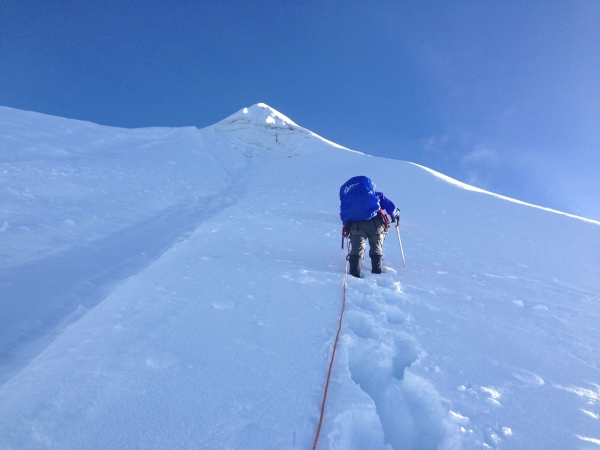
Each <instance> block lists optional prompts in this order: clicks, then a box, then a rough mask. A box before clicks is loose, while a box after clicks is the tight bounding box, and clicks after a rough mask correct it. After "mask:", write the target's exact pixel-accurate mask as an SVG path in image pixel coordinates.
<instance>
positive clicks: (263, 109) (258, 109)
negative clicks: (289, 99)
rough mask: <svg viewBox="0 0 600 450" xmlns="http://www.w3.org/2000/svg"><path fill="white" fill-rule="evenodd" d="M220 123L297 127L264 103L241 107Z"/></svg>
mask: <svg viewBox="0 0 600 450" xmlns="http://www.w3.org/2000/svg"><path fill="white" fill-rule="evenodd" d="M221 123H254V124H256V125H262V126H267V127H269V128H290V127H297V126H298V125H297V124H296V123H294V121H293V120H291V119H290V118H288V117H286V116H285V115H283V114H281V113H280V112H279V111H277V110H275V109H273V108H271V107H270V106H269V105H267V104H266V103H256V104H254V105H252V106H249V107H247V108H242V109H240V110H239V111H238V112H236V113H235V114H232V115H231V116H229V117H227V118H226V119H223V120H222V121H221Z"/></svg>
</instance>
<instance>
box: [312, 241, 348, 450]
mask: <svg viewBox="0 0 600 450" xmlns="http://www.w3.org/2000/svg"><path fill="white" fill-rule="evenodd" d="M342 242H343V240H342ZM342 248H344V247H343V244H342ZM349 250H350V248H348V255H346V267H345V269H344V295H343V300H342V311H341V313H340V321H339V323H338V329H337V334H336V335H335V342H334V343H333V352H332V353H331V361H330V362H329V371H328V372H327V381H326V382H325V392H323V403H321V417H320V418H319V426H318V427H317V434H316V436H315V442H314V444H313V450H317V445H318V443H319V435H320V434H321V426H322V425H323V416H324V415H325V402H326V401H327V391H328V390H329V379H330V378H331V369H332V368H333V360H334V359H335V350H336V348H337V344H338V340H339V339H340V332H341V331H342V318H343V317H344V309H346V282H347V278H348V258H349V257H350V252H349Z"/></svg>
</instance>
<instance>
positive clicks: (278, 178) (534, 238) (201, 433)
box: [0, 104, 600, 449]
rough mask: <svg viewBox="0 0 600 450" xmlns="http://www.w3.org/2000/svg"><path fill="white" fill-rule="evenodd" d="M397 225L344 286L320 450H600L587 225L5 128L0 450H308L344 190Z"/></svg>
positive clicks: (112, 131)
mask: <svg viewBox="0 0 600 450" xmlns="http://www.w3.org/2000/svg"><path fill="white" fill-rule="evenodd" d="M355 175H367V176H370V177H371V178H373V180H374V181H375V182H376V183H377V186H378V189H381V190H382V191H383V192H384V193H385V194H386V196H388V197H389V198H391V199H392V200H393V201H395V202H396V204H397V205H398V206H399V207H400V209H401V210H402V239H403V244H404V250H405V253H406V258H407V267H406V268H405V269H404V268H402V262H401V258H400V253H399V250H398V243H397V239H396V236H395V232H393V231H392V234H390V235H389V236H388V237H387V239H386V243H385V246H384V251H385V261H384V265H385V266H386V271H385V273H384V274H382V275H377V276H376V275H372V274H370V273H369V262H368V261H366V262H365V264H364V265H363V270H364V278H362V279H354V278H351V279H349V280H348V305H347V311H346V314H345V316H344V325H343V329H342V337H341V342H340V348H339V349H338V353H337V356H336V361H335V365H334V371H333V376H332V384H331V387H330V391H329V400H328V403H327V408H326V415H325V421H324V428H323V432H322V435H321V439H320V444H319V448H322V449H325V448H329V449H434V448H439V449H458V448H465V449H475V448H501V449H571V448H573V449H587V448H590V449H594V448H600V370H599V363H600V358H599V357H598V355H600V344H599V342H600V341H599V339H598V338H599V331H600V325H599V319H600V257H599V256H598V255H600V223H597V222H594V221H589V220H584V219H581V218H576V217H572V216H567V215H564V214H561V213H556V212H552V211H547V210H543V209H540V208H537V207H532V206H530V205H525V204H521V203H518V202H515V201H511V200H510V199H505V198H499V197H498V196H495V195H490V194H489V193H485V192H479V191H477V190H472V189H465V187H467V186H465V185H461V184H460V183H458V182H455V181H454V180H451V179H448V178H446V177H444V176H443V175H440V174H436V173H434V172H432V171H430V170H429V169H426V168H422V167H419V166H417V165H414V164H411V163H407V162H402V161H395V160H386V159H381V158H374V157H370V156H368V155H364V154H361V153H358V152H353V151H350V150H348V149H345V148H343V147H341V146H339V145H336V144H333V143H331V142H329V141H327V140H325V139H323V138H321V137H319V136H317V135H315V134H314V133H312V132H310V131H309V130H306V129H304V128H302V127H300V126H298V125H296V124H295V123H294V122H292V121H291V120H290V119H288V118H287V117H285V116H284V115H282V114H280V113H278V112H277V111H274V110H273V109H271V108H269V107H268V106H267V105H264V104H257V105H254V106H252V107H249V108H244V109H243V110H241V111H239V112H238V113H236V114H234V115H232V116H230V117H228V118H227V119H225V120H223V121H221V122H219V123H217V124H215V125H213V126H210V127H207V128H204V129H201V130H197V129H196V128H193V127H188V128H182V129H167V128H149V129H137V130H124V129H118V128H111V127H104V126H99V125H95V124H90V123H85V122H80V121H75V120H67V119H61V118H56V117H50V116H46V115H42V114H37V113H32V112H24V111H18V110H14V109H10V108H0V288H1V289H0V382H1V386H0V448H2V449H21V448H28V449H45V448H59V449H97V448H120V449H150V448H153V449H154V448H156V449H173V448H182V449H183V448H185V449H188V448H199V449H271V448H274V449H300V448H311V447H312V441H313V439H314V433H315V431H316V426H317V423H318V419H319V408H320V401H321V398H322V394H323V387H324V381H325V376H326V373H327V367H328V364H329V358H330V354H331V348H332V343H333V338H334V335H335V331H336V326H337V320H338V316H339V312H340V308H341V302H342V282H343V269H344V256H345V253H344V252H342V251H341V250H340V249H339V246H340V222H339V216H338V208H339V200H338V198H337V193H338V189H339V186H340V185H341V184H342V183H343V182H344V181H346V180H347V179H348V178H350V177H351V176H355Z"/></svg>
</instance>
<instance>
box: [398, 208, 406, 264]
mask: <svg viewBox="0 0 600 450" xmlns="http://www.w3.org/2000/svg"><path fill="white" fill-rule="evenodd" d="M396 234H397V235H398V244H399V245H400V254H401V255H402V265H403V266H404V267H406V261H405V260H404V250H403V249H402V239H400V217H398V220H397V221H396Z"/></svg>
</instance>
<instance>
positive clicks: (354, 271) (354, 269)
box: [348, 255, 361, 278]
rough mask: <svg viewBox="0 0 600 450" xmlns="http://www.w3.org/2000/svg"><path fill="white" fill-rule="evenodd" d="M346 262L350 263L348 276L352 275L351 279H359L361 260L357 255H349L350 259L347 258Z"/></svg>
mask: <svg viewBox="0 0 600 450" xmlns="http://www.w3.org/2000/svg"><path fill="white" fill-rule="evenodd" d="M348 261H349V262H350V271H349V273H350V275H352V276H353V277H356V278H360V266H361V259H360V256H359V255H350V257H349V258H348Z"/></svg>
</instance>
